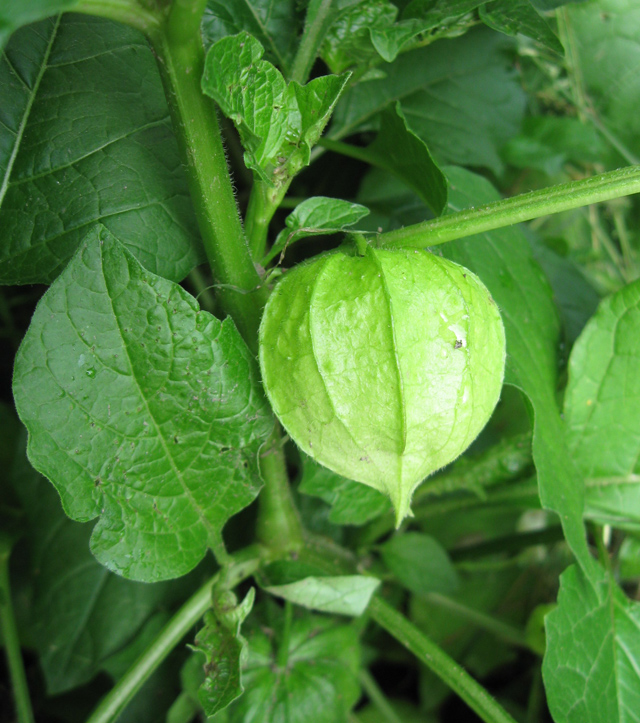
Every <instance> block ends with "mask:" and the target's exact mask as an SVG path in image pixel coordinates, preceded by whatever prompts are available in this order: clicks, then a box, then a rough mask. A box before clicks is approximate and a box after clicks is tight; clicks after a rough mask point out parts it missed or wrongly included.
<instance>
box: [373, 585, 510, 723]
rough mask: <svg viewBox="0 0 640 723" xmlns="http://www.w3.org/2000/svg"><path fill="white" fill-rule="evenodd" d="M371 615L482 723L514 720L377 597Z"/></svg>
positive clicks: (507, 722)
mask: <svg viewBox="0 0 640 723" xmlns="http://www.w3.org/2000/svg"><path fill="white" fill-rule="evenodd" d="M369 611H370V612H371V617H372V618H373V620H375V621H376V622H377V623H378V625H380V627H382V628H384V629H385V630H386V631H387V632H388V633H389V634H390V635H392V636H393V637H394V638H395V639H396V640H397V641H398V642H400V643H402V645H404V646H405V648H407V650H409V651H411V652H412V653H413V654H414V655H415V656H416V657H417V658H418V659H419V660H420V661H421V662H423V663H424V664H425V665H426V666H427V667H428V668H429V669H430V670H432V671H433V672H434V673H435V674H436V675H437V676H438V677H439V678H440V679H441V680H442V681H443V682H445V683H446V684H447V685H448V686H449V687H450V688H451V690H453V691H454V692H455V693H457V694H458V695H459V696H460V698H462V700H464V701H465V703H467V705H468V706H469V707H470V708H471V709H472V710H473V711H475V713H476V714H477V715H478V716H480V718H481V719H482V720H483V721H485V723H515V721H514V719H513V718H512V717H511V716H510V715H509V714H508V713H507V711H506V710H504V708H503V707H502V706H501V705H499V703H497V702H496V701H495V700H494V698H492V697H491V696H490V695H489V693H488V692H487V691H486V690H485V689H484V688H483V687H482V686H481V685H480V684H479V683H478V682H476V681H475V680H474V679H473V678H472V677H471V676H470V675H469V674H468V673H467V672H466V670H464V668H462V667H460V666H459V665H458V664H457V663H456V662H455V660H453V658H450V657H449V656H448V655H447V654H446V653H445V652H444V650H442V649H441V648H440V647H438V646H437V645H436V644H435V643H434V642H433V641H432V640H430V639H429V638H428V637H427V636H426V635H424V633H422V632H421V631H420V630H419V629H418V628H417V627H416V626H415V625H414V624H413V623H411V622H410V621H409V620H407V618H405V617H404V616H403V615H401V614H400V613H399V612H397V610H395V609H394V608H393V607H391V605H389V604H388V603H386V602H385V601H384V600H382V599H381V598H380V597H374V598H373V599H372V601H371V603H370V605H369Z"/></svg>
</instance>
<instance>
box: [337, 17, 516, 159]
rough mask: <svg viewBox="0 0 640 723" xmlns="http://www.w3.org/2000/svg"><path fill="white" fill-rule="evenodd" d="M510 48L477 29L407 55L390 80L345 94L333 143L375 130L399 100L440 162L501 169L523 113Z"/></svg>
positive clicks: (392, 66)
mask: <svg viewBox="0 0 640 723" xmlns="http://www.w3.org/2000/svg"><path fill="white" fill-rule="evenodd" d="M504 42H505V39H504V38H503V36H500V35H497V34H496V33H493V32H491V31H489V30H483V29H478V30H475V31H473V32H470V33H468V34H467V35H465V36H463V37H460V38H456V39H455V40H441V41H438V42H437V43H434V44H433V45H430V46H428V47H426V48H422V49H419V50H413V51H411V52H409V53H405V54H404V55H401V56H400V57H399V58H398V59H397V60H396V61H395V62H393V63H391V64H390V65H388V66H385V73H386V75H385V77H384V78H382V79H379V80H370V81H368V82H366V83H360V84H358V85H356V86H355V87H352V88H349V89H348V90H347V91H346V92H345V93H344V94H343V96H342V98H341V99H340V102H339V103H338V106H337V107H336V111H335V114H334V120H333V123H332V125H331V127H330V129H329V134H328V137H329V138H334V139H341V138H345V137H346V136H349V135H351V134H353V133H355V132H357V131H360V130H363V129H366V130H369V129H371V128H372V126H373V123H374V119H375V118H376V116H377V115H378V114H379V113H380V112H381V111H382V110H383V109H384V108H385V107H387V106H388V105H389V104H390V103H392V102H394V101H400V106H401V109H402V113H403V115H404V116H405V118H406V119H407V124H408V126H409V127H410V128H411V130H412V131H413V132H414V133H416V134H417V135H418V136H419V137H420V138H422V140H423V141H425V143H426V144H427V145H428V147H429V149H430V151H431V152H432V153H433V154H434V156H435V157H436V159H437V160H439V161H445V162H454V163H460V164H465V165H476V166H487V167H489V168H491V169H493V170H499V169H500V168H501V167H502V162H501V160H500V156H499V153H498V151H499V148H500V146H501V145H502V144H503V143H504V142H505V141H506V140H508V139H509V138H510V137H512V136H513V135H515V134H516V133H517V131H518V128H519V126H520V122H521V119H522V115H523V111H524V93H523V91H522V89H521V88H520V86H519V84H518V83H517V81H516V78H515V77H514V73H513V70H512V69H511V65H510V61H509V60H508V59H507V57H506V55H504V54H503V44H504Z"/></svg>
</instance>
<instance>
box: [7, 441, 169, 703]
mask: <svg viewBox="0 0 640 723" xmlns="http://www.w3.org/2000/svg"><path fill="white" fill-rule="evenodd" d="M25 437H26V435H25ZM25 442H26V439H25V440H23V443H22V445H19V448H20V449H21V450H22V454H20V455H17V457H16V461H15V463H14V465H13V467H12V469H11V473H10V478H11V483H12V484H13V487H14V489H15V491H16V493H17V495H18V496H19V498H20V501H21V502H22V506H23V509H24V511H25V514H26V520H27V525H26V526H27V530H28V533H29V538H28V545H29V550H30V569H29V572H30V582H31V585H32V586H33V591H32V596H31V605H30V615H29V618H30V630H31V634H30V638H31V640H32V641H33V644H34V645H35V648H36V650H37V651H38V655H39V659H40V665H41V667H42V672H43V673H44V677H45V681H46V684H47V690H48V692H49V693H50V694H57V693H61V692H63V691H65V690H69V689H71V688H75V687H77V686H79V685H82V684H83V683H85V682H87V681H88V680H90V679H91V678H93V676H94V675H95V674H96V673H98V672H99V671H100V670H101V669H102V668H103V665H104V663H105V661H106V660H107V659H108V658H109V657H110V656H112V655H113V654H114V653H116V652H118V651H120V649H121V648H123V646H125V645H126V644H127V643H129V641H130V640H131V638H132V637H133V636H134V635H135V634H136V633H137V632H138V630H139V629H140V627H141V625H142V624H143V623H144V621H145V620H146V619H147V618H148V617H149V615H150V614H151V613H152V612H153V610H154V608H155V607H156V605H157V604H158V602H159V601H160V600H161V599H162V597H163V594H164V592H165V585H144V584H142V583H139V582H132V581H131V580H124V579H123V578H121V577H118V576H117V575H114V574H113V573H111V572H109V571H108V570H105V568H104V567H103V566H102V565H100V564H99V563H98V562H97V560H96V559H95V558H94V557H93V556H92V555H91V552H90V551H89V537H90V536H91V529H92V525H82V524H80V523H78V522H74V521H73V520H70V519H69V518H68V517H67V516H66V515H65V514H64V512H63V511H62V508H61V507H60V500H59V499H58V497H57V495H56V492H55V490H54V489H53V487H52V486H51V485H50V484H49V483H48V482H47V480H45V479H44V478H43V477H41V476H40V475H39V474H38V473H37V472H36V471H35V470H34V469H33V467H31V466H30V465H29V463H28V462H27V458H26V454H25V453H24V450H25V446H24V445H25Z"/></svg>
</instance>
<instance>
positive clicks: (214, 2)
mask: <svg viewBox="0 0 640 723" xmlns="http://www.w3.org/2000/svg"><path fill="white" fill-rule="evenodd" d="M299 30H300V23H299V18H298V17H297V13H296V2H295V0H278V2H275V3H274V1H273V0H224V1H223V0H209V2H208V3H207V7H206V9H205V11H204V16H203V18H202V37H203V40H204V44H205V47H206V48H207V49H209V47H210V46H211V45H213V44H214V43H215V42H217V41H218V40H221V39H222V38H224V37H226V36H228V35H237V34H238V33H241V32H243V31H244V32H245V33H248V34H249V35H253V37H254V38H256V39H257V40H258V41H259V42H260V44H261V45H262V47H263V48H264V49H265V53H266V56H267V58H268V59H269V60H270V61H271V62H272V63H273V64H274V65H275V66H276V67H278V68H280V70H281V71H282V72H283V74H284V75H285V76H286V77H288V76H289V71H290V67H291V63H292V61H293V56H294V54H295V51H296V47H297V43H298V33H299Z"/></svg>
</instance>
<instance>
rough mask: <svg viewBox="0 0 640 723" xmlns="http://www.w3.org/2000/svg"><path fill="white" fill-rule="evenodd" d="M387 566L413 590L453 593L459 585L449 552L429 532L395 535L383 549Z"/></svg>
mask: <svg viewBox="0 0 640 723" xmlns="http://www.w3.org/2000/svg"><path fill="white" fill-rule="evenodd" d="M380 552H381V553H382V559H383V560H384V563H385V565H386V566H387V567H388V568H389V570H391V572H392V573H393V574H394V575H395V576H396V578H397V579H398V580H399V581H400V582H401V583H402V584H403V585H404V586H405V587H406V588H407V589H408V590H411V591H412V592H416V593H429V592H440V593H450V592H453V591H455V590H456V589H457V588H458V587H459V584H460V583H459V580H458V575H457V573H456V570H455V568H454V567H453V564H452V563H451V560H450V559H449V556H448V555H447V553H446V551H445V550H444V548H443V547H442V545H440V543H438V541H437V540H435V539H434V538H433V537H430V536H429V535H423V534H421V533H419V532H405V533H403V534H400V535H394V536H393V537H392V538H391V539H390V540H389V541H388V542H385V544H384V545H382V547H381V548H380Z"/></svg>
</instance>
